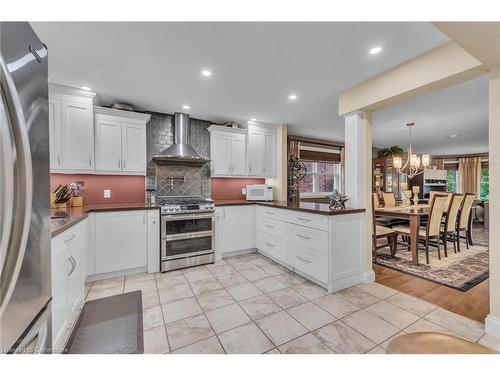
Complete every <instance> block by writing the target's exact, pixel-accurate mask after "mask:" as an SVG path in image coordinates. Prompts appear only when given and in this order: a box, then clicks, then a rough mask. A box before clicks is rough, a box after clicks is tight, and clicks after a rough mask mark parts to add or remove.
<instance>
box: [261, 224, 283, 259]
mask: <svg viewBox="0 0 500 375" xmlns="http://www.w3.org/2000/svg"><path fill="white" fill-rule="evenodd" d="M255 237H256V241H255V242H256V248H257V249H259V250H260V251H262V252H263V253H264V254H266V255H269V256H270V257H271V258H273V259H275V260H277V261H280V262H285V263H286V262H287V246H286V243H285V242H284V241H282V240H279V239H278V238H277V237H273V236H270V235H269V234H266V233H264V232H261V231H257V233H256V235H255Z"/></svg>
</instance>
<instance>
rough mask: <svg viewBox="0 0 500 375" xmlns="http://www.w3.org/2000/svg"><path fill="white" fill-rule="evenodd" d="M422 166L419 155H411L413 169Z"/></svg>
mask: <svg viewBox="0 0 500 375" xmlns="http://www.w3.org/2000/svg"><path fill="white" fill-rule="evenodd" d="M419 164H420V159H419V157H418V155H417V154H411V155H410V165H411V166H412V167H417V168H418V165H419Z"/></svg>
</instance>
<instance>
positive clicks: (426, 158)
mask: <svg viewBox="0 0 500 375" xmlns="http://www.w3.org/2000/svg"><path fill="white" fill-rule="evenodd" d="M430 163H431V157H430V155H429V154H423V155H422V165H423V166H424V167H428V166H429V165H430Z"/></svg>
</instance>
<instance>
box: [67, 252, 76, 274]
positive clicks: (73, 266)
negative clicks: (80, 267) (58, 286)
mask: <svg viewBox="0 0 500 375" xmlns="http://www.w3.org/2000/svg"><path fill="white" fill-rule="evenodd" d="M68 260H69V262H70V263H71V271H69V273H68V276H71V274H72V273H73V272H74V271H75V268H76V260H75V258H73V256H72V255H71V256H70V257H69V258H68Z"/></svg>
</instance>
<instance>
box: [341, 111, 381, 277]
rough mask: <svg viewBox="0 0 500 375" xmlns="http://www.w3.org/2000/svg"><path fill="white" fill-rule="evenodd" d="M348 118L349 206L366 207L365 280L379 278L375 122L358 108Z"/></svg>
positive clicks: (346, 190)
mask: <svg viewBox="0 0 500 375" xmlns="http://www.w3.org/2000/svg"><path fill="white" fill-rule="evenodd" d="M344 118H345V172H344V173H345V195H347V197H348V198H349V201H348V206H349V207H352V208H364V209H366V214H365V225H364V228H361V230H360V233H359V235H360V236H362V238H364V241H363V242H362V243H364V249H362V250H363V254H364V271H365V282H370V281H373V280H375V274H374V272H373V265H372V232H373V229H372V227H373V224H372V205H371V192H372V177H371V176H372V124H371V113H370V112H362V111H356V112H352V113H349V114H347V115H345V116H344Z"/></svg>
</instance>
